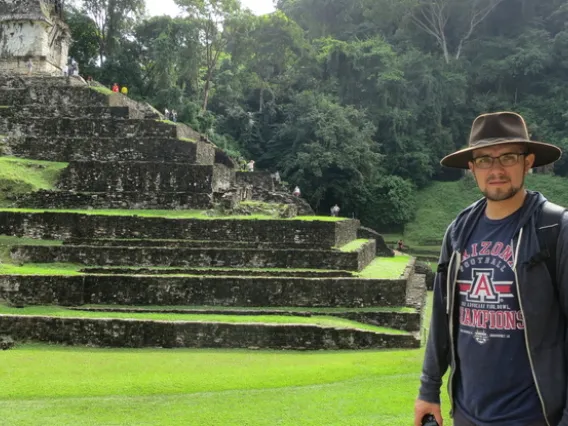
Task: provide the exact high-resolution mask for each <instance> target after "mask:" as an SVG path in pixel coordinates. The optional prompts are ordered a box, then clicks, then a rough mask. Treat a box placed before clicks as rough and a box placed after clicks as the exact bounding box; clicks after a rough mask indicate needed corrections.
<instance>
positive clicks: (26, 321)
mask: <svg viewBox="0 0 568 426" xmlns="http://www.w3.org/2000/svg"><path fill="white" fill-rule="evenodd" d="M0 329H1V330H3V332H4V333H6V334H9V335H10V336H12V337H13V338H14V339H15V340H18V341H29V340H31V341H40V342H48V343H57V344H72V345H96V346H103V347H130V348H142V347H164V348H177V347H183V348H188V347H191V348H260V347H261V348H266V349H296V350H297V349H310V350H316V349H370V348H373V349H382V348H391V347H397V348H417V347H419V346H420V341H419V340H418V339H415V338H414V337H413V336H412V335H410V334H408V335H394V334H391V335H389V334H378V333H374V332H371V331H361V330H350V329H338V328H331V327H317V326H311V325H280V324H278V325H276V324H275V325H267V324H259V325H256V324H226V323H225V324H224V323H188V322H169V321H168V322H166V321H148V320H124V319H100V318H96V319H95V318H90V319H87V318H82V319H78V318H49V317H40V316H31V317H11V316H3V315H0ZM111 330H112V332H111Z"/></svg>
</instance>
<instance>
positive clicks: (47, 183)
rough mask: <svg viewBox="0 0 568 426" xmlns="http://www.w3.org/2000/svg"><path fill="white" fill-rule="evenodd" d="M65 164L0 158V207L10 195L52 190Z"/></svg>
mask: <svg viewBox="0 0 568 426" xmlns="http://www.w3.org/2000/svg"><path fill="white" fill-rule="evenodd" d="M65 167H67V163H55V162H50V161H35V160H22V159H19V158H12V157H0V206H3V205H7V204H8V203H9V200H8V199H7V197H8V196H10V195H12V196H13V195H17V194H24V193H28V192H33V191H37V190H39V189H53V188H54V186H55V183H56V182H57V179H58V177H59V174H60V173H61V171H62V170H63V169H64V168H65Z"/></svg>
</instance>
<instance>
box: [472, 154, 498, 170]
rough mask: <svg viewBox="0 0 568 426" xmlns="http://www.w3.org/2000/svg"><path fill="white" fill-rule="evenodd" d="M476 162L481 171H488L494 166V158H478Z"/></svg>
mask: <svg viewBox="0 0 568 426" xmlns="http://www.w3.org/2000/svg"><path fill="white" fill-rule="evenodd" d="M474 161H475V165H476V166H477V167H479V168H480V169H488V168H490V167H491V166H492V165H493V158H491V157H488V156H483V157H477V158H476V159H475V160H474Z"/></svg>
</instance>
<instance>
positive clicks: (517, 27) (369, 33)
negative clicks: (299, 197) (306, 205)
mask: <svg viewBox="0 0 568 426" xmlns="http://www.w3.org/2000/svg"><path fill="white" fill-rule="evenodd" d="M176 1H177V3H178V5H180V6H181V7H182V8H183V10H184V14H183V17H180V18H171V17H168V16H162V17H153V18H147V17H146V16H145V14H144V1H143V0H85V1H83V2H82V4H81V5H80V6H78V5H76V6H68V7H67V11H66V20H67V22H68V23H69V25H70V28H71V31H72V37H73V40H74V42H73V45H72V49H71V56H72V57H74V58H75V59H76V60H77V61H78V62H79V64H80V66H81V74H82V75H83V76H87V75H90V76H92V77H93V78H94V79H96V80H98V81H100V82H102V83H104V84H106V85H111V84H112V83H114V82H117V83H119V84H120V85H126V86H128V88H129V93H130V96H132V97H134V98H137V99H144V100H147V101H148V102H150V103H152V104H153V105H155V106H156V107H158V108H160V109H162V110H163V109H164V108H166V107H167V108H169V109H175V110H177V111H178V113H179V120H180V121H183V122H185V123H187V124H189V125H191V126H192V127H194V128H195V129H197V130H199V131H201V132H204V133H207V134H208V135H209V136H210V138H211V139H212V140H213V141H214V142H215V143H217V144H218V145H219V146H221V147H223V148H225V149H226V150H227V151H228V152H229V153H230V154H232V155H233V156H235V157H239V156H240V157H242V158H243V159H247V160H248V159H254V160H255V161H256V166H257V168H259V169H265V170H270V171H272V172H274V171H276V170H278V171H279V172H280V174H281V176H282V177H283V180H284V181H286V182H287V183H288V184H289V186H290V187H291V188H293V187H294V186H295V185H298V186H299V187H300V188H301V189H302V192H303V195H304V196H305V197H306V198H307V200H308V201H309V202H310V203H311V204H312V206H313V207H314V208H316V209H318V210H319V211H321V212H324V213H327V212H329V207H330V206H332V205H333V204H335V203H338V204H339V205H340V206H341V207H342V211H341V213H342V215H349V216H351V215H354V216H355V217H358V218H360V219H361V220H362V221H363V222H364V223H365V224H367V225H369V226H373V227H376V228H378V229H381V230H384V229H394V228H397V227H398V228H399V227H400V226H401V225H404V224H406V223H408V222H409V221H410V220H412V218H413V215H414V212H415V207H416V206H415V203H416V196H415V195H416V193H417V191H419V190H421V189H423V188H425V187H427V186H429V185H431V184H432V182H433V181H439V180H455V179H458V178H459V177H460V175H459V174H455V173H453V172H451V171H448V170H442V169H441V167H440V166H439V160H440V158H441V157H442V156H443V155H445V154H446V153H449V152H450V151H452V150H454V149H456V148H459V147H461V146H463V145H465V143H466V140H467V136H468V132H469V127H470V125H471V122H472V120H473V119H474V118H475V116H476V115H478V114H479V113H482V112H486V111H495V110H509V109H511V110H514V111H517V112H520V113H521V114H523V115H524V116H525V118H526V120H527V122H528V124H529V127H530V131H531V133H532V137H533V139H537V140H543V141H547V142H551V143H554V144H558V145H560V146H561V147H563V148H568V137H567V136H566V133H565V130H566V122H567V114H568V110H567V106H568V85H567V84H565V83H566V80H567V78H568V77H567V76H568V27H567V22H568V2H566V0H278V1H277V4H276V7H277V10H276V12H274V13H272V14H269V15H264V16H255V15H253V14H252V13H250V11H248V10H244V9H243V8H242V7H241V6H240V4H239V1H238V0H176ZM266 1H269V0H266ZM555 173H556V174H557V175H560V176H566V175H568V162H567V161H566V159H564V160H561V161H560V162H559V163H557V165H556V167H555Z"/></svg>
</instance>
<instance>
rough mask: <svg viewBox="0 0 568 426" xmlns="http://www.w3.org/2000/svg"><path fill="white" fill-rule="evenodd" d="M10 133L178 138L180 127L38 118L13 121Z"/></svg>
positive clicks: (127, 121)
mask: <svg viewBox="0 0 568 426" xmlns="http://www.w3.org/2000/svg"><path fill="white" fill-rule="evenodd" d="M8 131H18V132H21V133H23V134H25V135H27V136H36V137H38V138H45V137H51V136H57V137H69V138H86V137H95V138H109V137H112V138H157V137H159V138H164V139H167V138H172V139H176V138H177V127H176V126H173V125H171V124H168V123H164V122H161V121H157V120H140V119H138V120H136V119H117V120H115V119H102V118H98V117H97V118H93V117H90V118H61V117H58V118H36V119H34V120H28V121H20V122H11V123H10V127H9V128H8Z"/></svg>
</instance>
